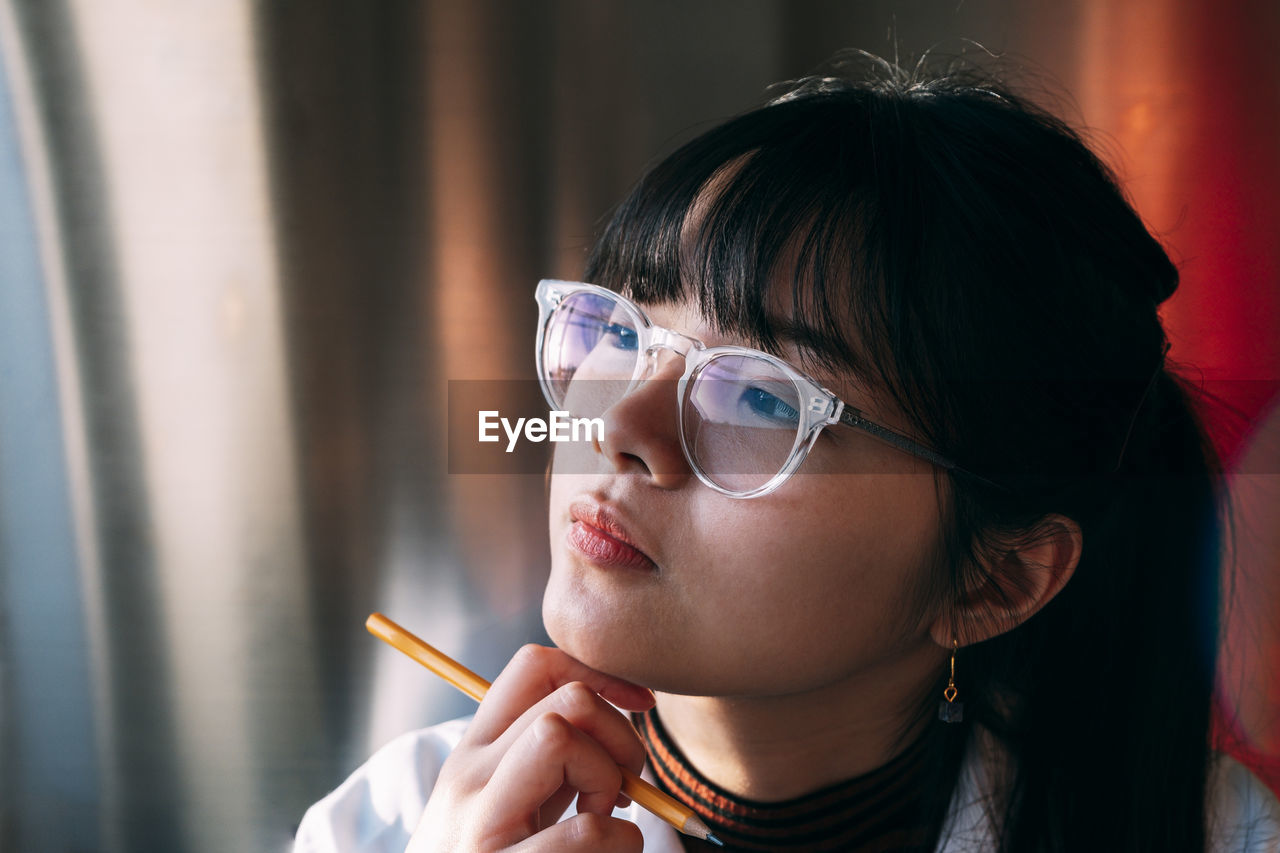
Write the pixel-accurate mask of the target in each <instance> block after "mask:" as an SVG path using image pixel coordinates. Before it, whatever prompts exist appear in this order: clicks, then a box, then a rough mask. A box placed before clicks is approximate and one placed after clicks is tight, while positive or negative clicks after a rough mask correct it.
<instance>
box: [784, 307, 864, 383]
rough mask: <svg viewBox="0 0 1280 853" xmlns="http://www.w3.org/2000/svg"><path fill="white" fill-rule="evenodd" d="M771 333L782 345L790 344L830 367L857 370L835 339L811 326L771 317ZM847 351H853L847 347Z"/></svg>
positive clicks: (785, 318)
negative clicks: (848, 361) (848, 360)
mask: <svg viewBox="0 0 1280 853" xmlns="http://www.w3.org/2000/svg"><path fill="white" fill-rule="evenodd" d="M767 321H768V323H769V331H770V333H771V334H772V335H773V337H774V338H776V339H777V340H778V341H779V342H781V343H789V344H792V345H794V346H795V347H796V348H797V349H800V350H802V351H804V352H805V353H808V354H809V355H810V356H812V357H813V359H814V360H815V361H816V362H818V363H820V364H823V365H826V366H828V367H833V368H834V367H844V368H847V369H851V370H852V369H855V367H856V365H853V364H849V363H847V358H846V356H845V354H844V353H843V352H841V350H840V347H838V346H837V345H836V344H835V343H834V340H835V339H834V338H833V337H832V336H831V335H829V334H825V333H823V332H819V331H818V330H816V329H814V328H813V327H811V326H807V325H804V324H802V323H796V322H794V321H793V320H791V319H789V318H787V317H775V316H770V317H768V318H767ZM845 349H846V350H850V349H852V348H851V347H847V346H846V347H845Z"/></svg>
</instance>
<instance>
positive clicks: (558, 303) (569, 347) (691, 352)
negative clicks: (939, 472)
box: [537, 279, 967, 498]
mask: <svg viewBox="0 0 1280 853" xmlns="http://www.w3.org/2000/svg"><path fill="white" fill-rule="evenodd" d="M537 300H538V315H539V316H538V339H537V364H538V379H539V382H540V383H541V385H542V393H543V394H544V395H545V396H546V398H547V402H548V403H550V405H551V407H552V408H553V409H560V410H568V411H570V412H572V413H573V414H574V415H577V416H587V417H598V416H600V415H603V414H604V412H605V411H607V410H608V409H609V408H610V407H611V406H613V405H614V404H616V403H617V402H619V401H620V400H621V399H622V398H623V397H624V396H625V395H626V394H627V393H629V392H630V391H631V390H632V389H633V388H635V387H636V385H638V384H639V383H640V382H641V381H642V380H643V379H644V378H645V375H646V373H647V372H648V370H649V369H650V368H651V367H652V366H653V365H655V364H656V359H657V356H658V354H659V352H660V351H661V350H664V349H665V350H670V351H672V352H674V353H677V354H678V355H680V356H682V357H683V358H684V361H685V366H684V374H683V375H682V376H681V377H680V380H679V382H678V383H677V386H676V394H677V398H678V400H677V404H678V405H677V409H678V412H679V425H678V426H679V429H678V432H679V435H680V446H681V448H682V449H683V451H684V456H685V459H686V460H687V461H688V463H689V467H690V468H691V469H692V471H693V472H694V474H695V475H696V476H697V478H698V479H699V480H701V481H702V482H703V483H705V484H706V485H707V486H709V487H711V488H712V489H715V490H716V491H717V492H720V493H721V494H725V495H728V496H730V497H734V498H754V497H760V496H761V495H766V494H768V493H769V492H772V491H773V490H774V489H776V488H778V487H779V486H781V485H782V484H783V483H784V482H786V480H787V478H788V477H790V476H791V475H792V474H794V473H795V472H796V470H797V469H798V468H799V467H800V464H801V463H802V462H804V460H805V457H806V456H807V455H808V453H809V450H810V448H812V447H813V443H814V442H815V441H817V438H818V434H819V433H821V432H822V430H823V429H824V428H825V427H827V426H831V425H832V424H845V425H846V426H851V427H854V428H855V429H859V430H861V431H863V432H865V433H867V434H868V435H871V436H874V437H875V438H877V439H879V440H881V441H883V442H886V443H887V444H890V445H892V446H893V447H896V448H898V449H899V450H903V451H905V452H907V453H910V454H913V455H915V456H918V457H920V458H922V459H925V460H927V461H929V462H931V463H933V464H934V465H937V466H939V467H942V468H945V469H947V470H948V471H956V472H962V471H963V469H960V468H959V467H958V466H957V465H956V464H955V463H953V462H952V461H951V460H949V459H947V458H945V457H943V456H942V455H940V454H938V453H936V452H935V451H933V450H931V449H929V448H928V447H925V446H924V445H922V444H920V443H919V442H916V441H914V440H912V439H910V438H908V437H907V436H905V435H902V434H901V433H898V432H895V431H894V430H891V429H889V428H888V427H885V426H881V425H880V424H877V423H874V422H872V421H869V420H867V419H866V418H865V417H864V416H863V414H862V412H860V411H859V410H858V409H856V408H854V407H852V406H849V405H846V404H845V403H844V402H843V401H842V400H840V399H839V398H838V397H837V396H836V395H835V394H833V393H831V392H830V391H828V390H827V389H826V388H824V387H822V386H821V385H820V384H818V383H817V382H816V381H814V380H813V379H812V378H811V377H809V376H806V375H805V374H804V373H801V372H800V371H799V370H797V369H795V368H794V367H792V366H791V365H789V364H787V363H786V362H785V361H782V360H781V359H779V358H776V357H774V356H772V355H770V354H769V353H766V352H761V351H760V350H754V349H748V348H746V347H739V346H717V347H708V346H706V345H705V344H704V343H703V342H702V341H699V340H698V339H696V338H692V337H689V336H688V335H683V334H681V333H679V332H676V331H673V330H671V329H666V328H663V327H662V326H657V325H654V324H653V323H652V322H651V321H650V320H649V318H648V316H647V315H646V314H645V313H644V311H643V310H642V309H641V308H640V306H639V305H636V304H635V303H634V302H632V301H630V300H628V299H626V298H625V297H623V296H620V295H619V294H617V293H614V292H613V291H611V290H607V289H606V288H603V287H598V286H596V285H593V284H583V283H581V282H571V281H555V280H551V279H546V280H543V281H541V282H539V283H538V289H537ZM965 473H967V472H965Z"/></svg>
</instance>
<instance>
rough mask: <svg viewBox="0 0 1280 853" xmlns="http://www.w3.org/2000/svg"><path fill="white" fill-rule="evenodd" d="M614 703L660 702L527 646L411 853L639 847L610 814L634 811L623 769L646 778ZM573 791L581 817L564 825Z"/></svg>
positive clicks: (437, 791)
mask: <svg viewBox="0 0 1280 853" xmlns="http://www.w3.org/2000/svg"><path fill="white" fill-rule="evenodd" d="M606 700H607V701H606ZM610 702H612V703H613V704H614V705H617V706H618V707H620V708H625V709H626V710H628V711H643V710H646V709H648V708H650V707H652V706H653V694H652V693H651V692H649V691H648V690H646V689H645V688H643V687H639V686H637V685H635V684H631V683H630V682H626V681H622V680H621V679H618V678H614V677H612V676H609V675H604V674H603V673H599V672H596V671H595V670H593V669H589V668H587V667H586V666H584V665H583V664H581V663H579V662H578V661H576V660H574V659H573V658H571V657H569V656H568V655H566V654H565V653H564V652H562V651H560V650H559V649H554V648H546V647H544V646H525V647H524V648H522V649H521V650H520V651H519V652H517V653H516V656H515V657H513V658H512V659H511V662H510V663H509V664H507V667H506V669H504V670H503V671H502V674H501V675H499V676H498V678H497V680H496V681H494V683H493V686H492V687H491V688H489V692H488V694H487V695H486V696H485V699H484V701H483V702H481V703H480V709H479V710H478V711H477V712H476V716H475V719H474V720H473V721H472V723H471V725H470V727H468V729H467V732H466V734H465V735H464V736H463V738H462V740H461V741H459V743H458V745H457V747H456V748H455V749H454V750H453V752H452V753H451V754H450V756H449V759H448V760H447V761H446V762H445V763H444V766H443V767H442V768H441V770H440V776H439V778H438V779H437V780H436V785H435V788H434V789H433V790H432V794H431V799H430V800H429V801H428V803H427V808H426V811H425V812H424V813H423V815H422V820H421V821H420V822H419V823H418V828H417V831H416V832H415V833H414V835H413V840H412V841H410V843H409V847H408V850H407V851H406V853H427V851H432V853H436V851H445V850H449V851H493V850H506V849H508V848H514V849H517V850H520V851H532V850H547V851H573V850H583V851H631V850H637V851H638V850H640V849H641V846H642V839H641V837H640V830H639V829H638V828H637V827H636V825H635V824H633V823H631V822H630V821H625V820H619V819H617V818H614V817H612V816H611V812H612V811H613V808H614V806H615V805H616V806H625V805H626V804H627V799H626V798H625V797H623V796H622V795H621V794H620V790H621V787H622V773H621V771H620V770H619V769H618V767H619V765H621V766H623V767H626V768H628V769H629V770H632V771H634V772H636V773H639V772H640V770H641V768H643V767H644V759H645V752H644V745H643V744H642V743H641V741H640V738H639V736H638V735H637V734H636V732H635V729H633V728H632V727H631V723H630V722H629V721H628V720H627V719H626V718H625V717H624V716H622V715H621V714H619V713H618V712H617V710H615V709H614V708H612V707H610V705H609V703H610ZM575 794H576V795H577V797H578V814H577V815H576V816H575V817H572V818H570V819H568V820H565V821H561V822H559V823H557V822H556V821H557V820H558V819H559V817H560V816H561V815H562V814H563V813H564V810H565V809H566V808H567V807H568V805H569V802H570V801H571V800H572V799H573V797H574V795H575Z"/></svg>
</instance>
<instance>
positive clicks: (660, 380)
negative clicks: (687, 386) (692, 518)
mask: <svg viewBox="0 0 1280 853" xmlns="http://www.w3.org/2000/svg"><path fill="white" fill-rule="evenodd" d="M669 334H670V335H672V336H674V338H683V339H684V341H688V342H690V343H692V342H693V339H692V338H685V337H684V336H683V335H679V334H678V333H675V332H671V333H669ZM681 343H682V341H679V340H672V341H671V342H670V343H668V342H666V341H663V342H661V343H659V344H655V345H654V346H651V347H650V348H649V350H648V352H647V353H646V362H645V367H644V373H643V374H642V375H641V378H640V380H639V384H638V385H636V387H634V388H632V389H631V391H630V392H628V393H627V394H626V395H625V396H623V398H622V399H621V400H619V401H618V402H617V403H614V404H613V405H612V406H610V407H609V409H608V410H606V411H605V413H604V438H603V439H602V440H601V441H600V444H599V449H600V453H601V454H603V455H604V457H605V458H606V459H607V460H609V462H611V463H612V465H613V468H614V470H615V471H617V472H618V473H620V474H622V473H631V474H638V475H640V476H643V477H646V478H648V480H649V481H650V483H651V484H652V485H654V486H657V487H658V488H661V489H678V488H680V487H681V486H683V485H684V484H685V483H686V482H688V480H689V478H690V477H692V476H693V471H692V470H691V469H690V468H689V463H688V461H687V460H686V459H685V458H684V451H683V450H682V449H681V447H680V433H679V424H678V420H677V419H678V411H677V409H678V405H679V401H678V400H677V398H676V388H677V383H678V382H679V379H680V376H681V374H682V373H683V371H684V357H683V356H684V353H686V352H688V351H689V345H684V346H681V345H680V344H681Z"/></svg>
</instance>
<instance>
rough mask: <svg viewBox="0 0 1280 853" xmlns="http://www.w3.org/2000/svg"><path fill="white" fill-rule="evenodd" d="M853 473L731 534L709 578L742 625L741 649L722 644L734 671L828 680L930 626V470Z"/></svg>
mask: <svg viewBox="0 0 1280 853" xmlns="http://www.w3.org/2000/svg"><path fill="white" fill-rule="evenodd" d="M904 477H905V479H904ZM797 479H799V478H797ZM842 479H843V478H842ZM849 479H850V480H851V481H853V482H846V483H843V484H837V483H836V482H834V481H832V482H823V483H822V485H823V486H824V488H821V489H819V488H813V489H811V494H810V495H808V496H806V498H805V500H804V502H803V504H800V503H797V504H794V505H792V504H787V505H786V506H787V508H788V509H789V510H791V511H788V512H785V513H781V512H779V510H780V509H781V508H782V507H781V506H776V507H773V508H772V509H773V510H774V512H772V513H768V514H761V515H760V516H758V517H757V516H756V515H755V514H754V513H748V514H744V516H743V517H741V518H739V519H737V520H736V521H735V522H734V524H733V525H732V528H733V529H732V530H731V531H728V530H727V531H725V532H726V533H727V534H730V533H731V534H732V535H729V536H727V537H726V539H725V541H724V542H722V543H721V552H722V553H723V554H724V556H725V559H724V560H723V561H718V562H717V571H716V572H715V574H714V576H710V575H709V576H708V577H707V578H706V580H707V581H708V582H709V583H710V582H714V583H715V586H716V587H717V590H718V591H717V593H715V594H714V595H713V596H712V597H714V598H715V599H717V600H718V601H719V602H720V613H719V614H718V616H717V624H718V626H719V627H721V628H728V627H729V626H733V627H731V628H729V630H730V631H731V635H732V636H734V637H735V638H736V639H737V647H736V650H735V648H733V647H732V646H731V645H728V644H717V647H718V649H719V651H720V653H722V654H725V655H730V656H733V657H734V658H736V663H735V667H737V668H740V669H742V670H743V671H746V672H752V673H754V675H755V676H757V677H767V678H769V679H771V680H774V681H775V682H777V684H778V685H779V686H780V687H781V686H783V685H784V684H785V682H787V681H788V680H793V681H804V680H809V681H821V680H823V679H824V678H829V677H835V676H837V675H838V674H839V673H841V672H848V671H850V670H854V669H857V668H859V667H861V666H864V665H869V664H872V663H875V662H876V661H877V660H882V659H886V658H889V657H892V656H893V655H894V654H895V652H896V650H897V649H899V648H900V647H903V646H904V645H905V644H907V643H912V642H915V641H916V640H918V639H919V635H921V634H922V633H923V632H924V631H925V630H926V628H927V621H928V620H927V618H926V614H923V613H922V612H920V611H921V609H922V606H921V605H922V602H920V600H919V599H920V596H919V595H918V591H919V590H920V589H922V588H923V587H925V586H926V585H927V584H926V581H927V578H928V575H929V573H930V572H931V571H932V569H933V563H934V555H935V553H936V548H935V543H936V542H937V540H938V533H939V522H940V518H939V513H938V506H937V500H936V493H935V492H934V488H933V479H932V477H931V476H920V477H918V476H915V475H893V476H888V477H866V476H864V477H855V478H849ZM823 480H824V481H826V480H828V478H823ZM794 686H796V687H799V686H800V685H798V684H796V685H794Z"/></svg>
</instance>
